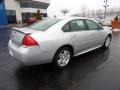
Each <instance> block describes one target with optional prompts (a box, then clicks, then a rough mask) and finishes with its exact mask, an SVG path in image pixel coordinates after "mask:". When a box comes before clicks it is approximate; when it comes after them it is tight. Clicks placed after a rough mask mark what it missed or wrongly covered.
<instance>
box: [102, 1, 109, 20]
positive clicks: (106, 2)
mask: <svg viewBox="0 0 120 90" xmlns="http://www.w3.org/2000/svg"><path fill="white" fill-rule="evenodd" d="M103 7H104V8H105V13H104V19H105V18H106V13H107V7H109V5H108V0H104V5H103Z"/></svg>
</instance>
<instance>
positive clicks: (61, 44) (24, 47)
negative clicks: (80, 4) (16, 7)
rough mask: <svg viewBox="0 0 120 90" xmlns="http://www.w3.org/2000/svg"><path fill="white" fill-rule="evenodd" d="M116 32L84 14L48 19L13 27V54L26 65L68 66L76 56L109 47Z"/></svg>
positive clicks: (10, 47)
mask: <svg viewBox="0 0 120 90" xmlns="http://www.w3.org/2000/svg"><path fill="white" fill-rule="evenodd" d="M111 39H112V31H111V30H108V29H103V28H102V27H101V26H100V25H99V24H98V23H97V22H95V21H93V20H91V19H88V18H83V17H69V18H66V19H46V20H42V21H40V22H38V23H36V24H33V25H31V26H28V27H24V28H13V30H12V32H11V37H10V40H9V43H8V47H9V53H10V55H11V56H12V57H14V58H15V59H16V60H18V61H20V62H22V63H23V64H25V65H36V64H43V63H53V64H54V65H55V66H57V67H58V68H64V67H65V66H67V65H68V63H69V61H70V60H71V59H72V57H74V56H78V55H81V54H83V53H86V52H89V51H91V50H94V49H96V48H99V47H104V48H108V47H109V45H110V42H111Z"/></svg>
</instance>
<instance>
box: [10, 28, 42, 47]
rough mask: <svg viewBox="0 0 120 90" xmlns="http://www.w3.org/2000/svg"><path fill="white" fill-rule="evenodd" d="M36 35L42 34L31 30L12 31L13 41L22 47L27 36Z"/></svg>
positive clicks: (17, 29)
mask: <svg viewBox="0 0 120 90" xmlns="http://www.w3.org/2000/svg"><path fill="white" fill-rule="evenodd" d="M35 33H40V31H36V30H31V29H29V28H14V29H12V31H11V36H10V38H11V40H12V42H13V43H14V44H16V45H19V46H20V45H21V44H22V41H23V38H24V37H25V35H31V34H35Z"/></svg>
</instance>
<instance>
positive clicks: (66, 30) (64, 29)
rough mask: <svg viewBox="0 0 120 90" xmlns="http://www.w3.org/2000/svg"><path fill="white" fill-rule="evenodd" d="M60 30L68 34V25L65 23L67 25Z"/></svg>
mask: <svg viewBox="0 0 120 90" xmlns="http://www.w3.org/2000/svg"><path fill="white" fill-rule="evenodd" d="M62 30H63V31H64V32H69V31H70V24H69V23H67V24H66V25H65V26H64V27H63V28H62Z"/></svg>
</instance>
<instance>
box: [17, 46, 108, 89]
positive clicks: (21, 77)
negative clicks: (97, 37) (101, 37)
mask: <svg viewBox="0 0 120 90" xmlns="http://www.w3.org/2000/svg"><path fill="white" fill-rule="evenodd" d="M109 55H110V50H109V49H108V50H103V49H102V48H100V49H97V50H94V51H91V52H89V53H87V54H84V55H80V56H78V57H75V58H73V60H72V61H71V62H70V64H69V65H68V67H67V68H65V69H63V70H59V69H55V68H54V67H53V66H52V65H51V64H45V65H37V66H27V67H23V66H21V67H20V68H18V69H17V70H16V79H17V82H18V88H19V89H18V90H67V89H69V88H71V87H75V86H76V85H77V84H79V83H80V82H81V81H82V80H83V79H84V78H85V77H86V76H88V75H89V74H90V73H93V72H94V71H96V70H98V69H97V68H98V67H99V66H100V65H101V64H102V63H104V62H106V61H107V60H108V58H109Z"/></svg>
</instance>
